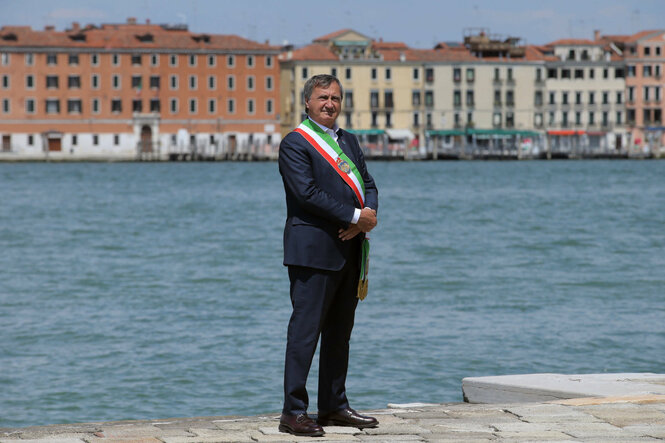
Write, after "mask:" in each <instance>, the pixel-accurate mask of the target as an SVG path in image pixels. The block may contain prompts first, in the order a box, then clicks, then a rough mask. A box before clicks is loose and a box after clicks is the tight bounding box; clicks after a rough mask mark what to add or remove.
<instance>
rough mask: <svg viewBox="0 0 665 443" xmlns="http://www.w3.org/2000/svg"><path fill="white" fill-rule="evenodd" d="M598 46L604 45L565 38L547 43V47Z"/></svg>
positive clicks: (582, 39)
mask: <svg viewBox="0 0 665 443" xmlns="http://www.w3.org/2000/svg"><path fill="white" fill-rule="evenodd" d="M582 45H583V46H597V45H602V42H597V41H594V40H588V39H585V38H563V39H560V40H555V41H553V42H551V43H547V44H546V46H582Z"/></svg>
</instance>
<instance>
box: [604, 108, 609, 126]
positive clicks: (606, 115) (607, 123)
mask: <svg viewBox="0 0 665 443" xmlns="http://www.w3.org/2000/svg"><path fill="white" fill-rule="evenodd" d="M609 124H610V113H609V112H607V111H603V126H607V125H609Z"/></svg>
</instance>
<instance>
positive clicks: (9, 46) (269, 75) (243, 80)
mask: <svg viewBox="0 0 665 443" xmlns="http://www.w3.org/2000/svg"><path fill="white" fill-rule="evenodd" d="M279 52H280V51H279V48H278V47H275V46H270V45H269V44H267V43H265V44H264V43H257V42H254V41H251V40H247V39H244V38H241V37H238V36H234V35H217V34H196V33H192V32H190V31H188V30H187V27H186V25H175V26H173V25H171V26H169V25H155V24H150V22H149V21H148V22H147V23H146V24H138V23H136V20H135V19H131V18H130V19H128V21H127V23H126V24H104V25H101V26H99V27H97V26H93V25H88V26H86V27H84V28H81V27H79V26H78V24H76V23H74V24H73V26H72V28H71V29H68V30H66V31H63V32H59V31H56V30H54V29H53V27H47V28H45V30H44V31H35V30H32V29H31V28H30V27H25V26H4V27H2V28H1V29H0V134H1V137H2V147H1V149H0V159H2V158H5V159H11V158H35V159H38V158H44V157H47V158H50V159H76V158H94V157H101V158H111V159H113V158H116V159H135V158H140V157H152V158H162V159H165V158H168V157H169V155H171V156H173V155H177V154H180V155H182V154H190V155H191V154H195V155H197V156H202V157H216V158H220V157H224V156H227V155H231V156H232V155H235V154H242V153H250V152H251V153H257V154H269V153H271V152H274V151H275V150H276V145H277V144H278V143H279V98H278V97H279V65H278V57H277V56H278V54H279Z"/></svg>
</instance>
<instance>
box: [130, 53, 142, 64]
mask: <svg viewBox="0 0 665 443" xmlns="http://www.w3.org/2000/svg"><path fill="white" fill-rule="evenodd" d="M132 66H141V55H140V54H133V55H132Z"/></svg>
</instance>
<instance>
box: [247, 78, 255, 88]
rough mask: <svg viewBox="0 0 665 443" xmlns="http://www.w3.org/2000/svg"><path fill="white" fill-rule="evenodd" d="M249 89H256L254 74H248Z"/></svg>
mask: <svg viewBox="0 0 665 443" xmlns="http://www.w3.org/2000/svg"><path fill="white" fill-rule="evenodd" d="M247 90H248V91H253V90H254V76H253V75H248V76H247Z"/></svg>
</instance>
